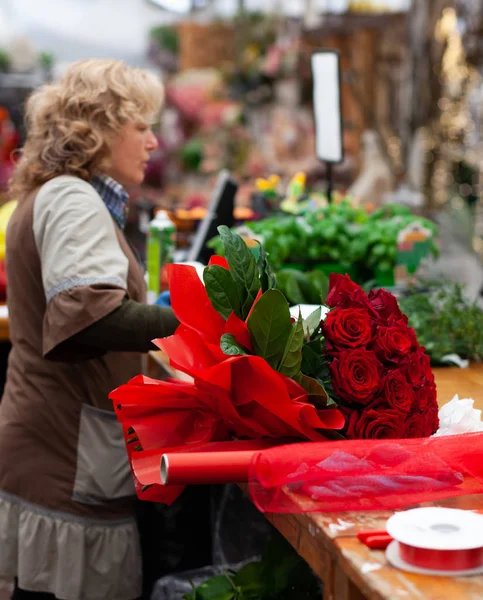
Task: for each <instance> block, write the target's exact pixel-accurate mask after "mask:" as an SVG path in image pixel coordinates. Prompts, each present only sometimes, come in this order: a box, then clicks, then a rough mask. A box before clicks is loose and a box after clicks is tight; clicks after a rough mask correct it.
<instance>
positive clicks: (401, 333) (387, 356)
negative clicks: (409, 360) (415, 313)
mask: <svg viewBox="0 0 483 600" xmlns="http://www.w3.org/2000/svg"><path fill="white" fill-rule="evenodd" d="M415 340H416V338H415V336H414V332H413V334H411V331H410V329H409V327H402V326H396V327H378V328H377V335H376V340H375V342H374V346H373V350H374V352H375V353H376V354H377V357H378V358H379V360H382V361H386V360H387V361H391V362H398V361H399V359H400V357H401V356H406V355H408V354H409V352H410V351H411V349H413V348H414V343H415Z"/></svg>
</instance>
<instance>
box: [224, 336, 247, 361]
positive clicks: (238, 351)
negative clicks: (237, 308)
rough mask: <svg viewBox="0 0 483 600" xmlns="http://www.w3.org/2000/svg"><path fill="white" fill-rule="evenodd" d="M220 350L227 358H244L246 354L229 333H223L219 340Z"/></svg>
mask: <svg viewBox="0 0 483 600" xmlns="http://www.w3.org/2000/svg"><path fill="white" fill-rule="evenodd" d="M220 348H221V349H222V351H223V353H224V354H227V355H228V356H245V355H246V354H247V352H246V350H245V349H244V348H243V346H240V344H239V343H238V342H237V341H236V339H235V336H234V335H232V334H231V333H224V334H223V335H222V336H221V339H220Z"/></svg>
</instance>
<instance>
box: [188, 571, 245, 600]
mask: <svg viewBox="0 0 483 600" xmlns="http://www.w3.org/2000/svg"><path fill="white" fill-rule="evenodd" d="M235 593H236V590H234V589H233V585H232V583H231V581H230V580H229V579H228V577H226V576H225V575H217V576H216V577H212V578H211V579H208V580H206V581H204V582H203V583H201V584H200V585H199V586H198V587H197V588H196V594H197V598H199V600H232V599H233V598H234V597H235Z"/></svg>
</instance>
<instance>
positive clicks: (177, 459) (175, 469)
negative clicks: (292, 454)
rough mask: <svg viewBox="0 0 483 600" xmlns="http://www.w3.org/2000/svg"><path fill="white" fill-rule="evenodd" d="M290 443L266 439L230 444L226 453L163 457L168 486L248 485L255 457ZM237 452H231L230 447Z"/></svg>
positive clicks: (182, 454)
mask: <svg viewBox="0 0 483 600" xmlns="http://www.w3.org/2000/svg"><path fill="white" fill-rule="evenodd" d="M287 442H288V440H280V439H271V440H270V439H263V440H244V441H234V442H226V443H225V445H224V446H225V448H226V449H224V450H221V451H212V452H206V451H202V452H196V451H195V452H193V451H191V452H167V453H165V454H163V456H162V457H161V481H162V483H163V484H164V485H197V484H207V483H245V482H247V481H248V468H249V466H250V463H251V460H252V458H253V457H254V455H255V454H257V453H258V452H260V450H264V449H266V448H272V447H273V446H280V445H282V444H283V443H287ZM230 445H231V446H232V447H233V449H228V448H229V446H230Z"/></svg>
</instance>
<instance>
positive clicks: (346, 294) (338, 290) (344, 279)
mask: <svg viewBox="0 0 483 600" xmlns="http://www.w3.org/2000/svg"><path fill="white" fill-rule="evenodd" d="M360 289H361V288H360V287H359V286H358V285H357V283H354V282H353V281H352V279H351V278H350V277H349V275H339V273H331V274H330V278H329V293H328V294H327V298H326V299H325V303H326V304H327V306H330V307H334V306H338V305H339V304H341V303H342V302H344V300H346V299H347V298H350V296H351V294H352V293H354V292H358V291H359V290H360Z"/></svg>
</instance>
